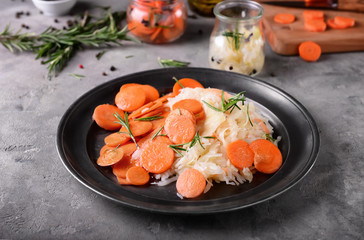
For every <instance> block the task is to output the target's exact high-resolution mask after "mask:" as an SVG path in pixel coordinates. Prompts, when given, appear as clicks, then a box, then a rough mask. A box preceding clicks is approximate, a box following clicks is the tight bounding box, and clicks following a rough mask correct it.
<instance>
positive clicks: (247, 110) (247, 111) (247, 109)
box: [246, 103, 253, 127]
mask: <svg viewBox="0 0 364 240" xmlns="http://www.w3.org/2000/svg"><path fill="white" fill-rule="evenodd" d="M246 114H247V115H248V119H249V123H250V125H251V126H252V127H253V123H252V120H251V119H250V114H249V103H248V104H247V105H246Z"/></svg>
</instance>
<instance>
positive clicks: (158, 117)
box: [134, 113, 164, 121]
mask: <svg viewBox="0 0 364 240" xmlns="http://www.w3.org/2000/svg"><path fill="white" fill-rule="evenodd" d="M161 114H162V113H158V114H157V115H154V116H151V117H144V118H137V119H134V121H153V120H157V119H162V118H164V117H163V116H160V115H161Z"/></svg>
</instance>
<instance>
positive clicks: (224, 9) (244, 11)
mask: <svg viewBox="0 0 364 240" xmlns="http://www.w3.org/2000/svg"><path fill="white" fill-rule="evenodd" d="M263 12H264V9H263V7H262V6H261V5H260V4H259V3H257V2H254V1H248V0H244V1H239V0H226V1H222V2H220V3H218V4H217V5H216V6H215V7H214V14H215V16H216V17H217V18H218V19H219V20H221V21H225V22H236V21H254V20H256V21H258V20H260V19H261V17H262V16H263Z"/></svg>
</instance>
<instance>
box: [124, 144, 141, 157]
mask: <svg viewBox="0 0 364 240" xmlns="http://www.w3.org/2000/svg"><path fill="white" fill-rule="evenodd" d="M120 148H121V149H123V151H124V157H125V156H131V155H132V154H133V152H135V150H136V149H137V147H136V145H135V143H127V144H124V145H122V146H120Z"/></svg>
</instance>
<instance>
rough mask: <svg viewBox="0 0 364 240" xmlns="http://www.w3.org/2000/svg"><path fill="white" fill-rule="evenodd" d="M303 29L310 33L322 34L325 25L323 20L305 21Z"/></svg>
mask: <svg viewBox="0 0 364 240" xmlns="http://www.w3.org/2000/svg"><path fill="white" fill-rule="evenodd" d="M304 27H305V29H306V30H307V31H310V32H324V31H325V30H326V23H325V22H324V21H323V20H316V19H311V20H306V21H305V24H304Z"/></svg>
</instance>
